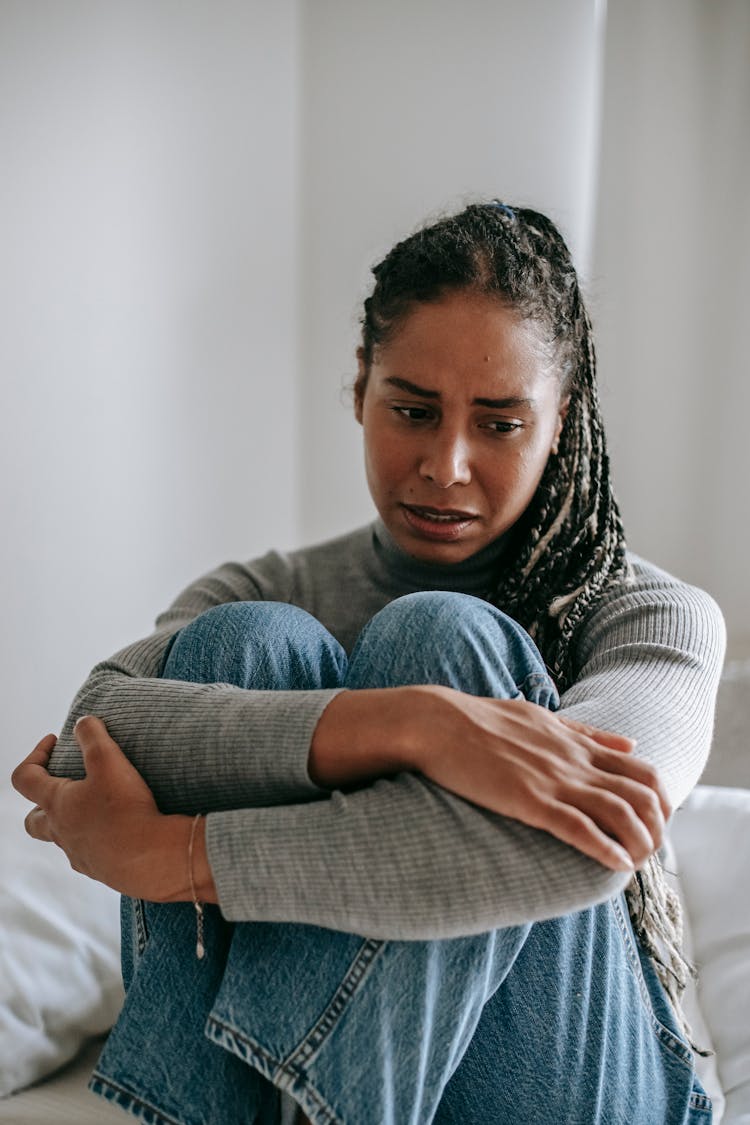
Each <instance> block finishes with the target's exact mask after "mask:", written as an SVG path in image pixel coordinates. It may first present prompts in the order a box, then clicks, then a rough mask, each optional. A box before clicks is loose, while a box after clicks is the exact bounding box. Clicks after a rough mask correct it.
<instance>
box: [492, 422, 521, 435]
mask: <svg viewBox="0 0 750 1125" xmlns="http://www.w3.org/2000/svg"><path fill="white" fill-rule="evenodd" d="M483 426H484V428H485V429H487V430H490V432H491V433H493V434H513V433H515V432H516V431H517V430H521V429H523V422H506V421H504V420H502V419H500V418H497V419H495V420H494V421H492V422H484V423H483Z"/></svg>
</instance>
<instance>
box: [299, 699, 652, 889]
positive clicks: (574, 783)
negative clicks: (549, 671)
mask: <svg viewBox="0 0 750 1125" xmlns="http://www.w3.org/2000/svg"><path fill="white" fill-rule="evenodd" d="M634 745H635V744H634V742H633V741H632V740H631V739H629V738H625V737H623V736H622V735H619V734H613V733H611V732H609V731H602V730H597V729H596V728H595V727H589V726H585V725H584V724H583V723H579V722H576V721H574V720H572V719H566V718H564V716H561V715H559V714H556V713H555V712H553V711H548V710H547V709H546V708H545V707H539V706H537V705H536V704H534V703H529V702H527V701H526V700H523V699H519V700H505V699H483V698H479V697H477V696H473V695H466V694H464V693H463V692H460V691H454V690H453V689H452V688H445V687H434V686H425V687H402V688H381V689H373V690H362V691H349V692H342V693H341V694H339V695H337V696H336V697H335V699H333V700H332V702H331V703H330V704H329V705H328V707H327V708H326V710H325V711H324V712H323V714H322V716H321V718H320V720H319V721H318V726H317V727H316V730H315V733H314V735H313V739H312V744H311V748H310V762H309V768H310V774H311V776H312V778H313V780H315V781H316V782H317V783H318V784H320V785H323V786H328V787H330V788H334V787H341V788H344V787H346V786H348V785H360V784H362V783H366V782H368V781H373V780H374V779H375V778H377V777H382V776H384V775H386V774H393V773H397V772H398V771H399V770H414V771H418V772H420V773H422V774H424V776H425V777H428V778H430V780H432V781H434V782H436V783H437V784H438V785H442V787H443V788H444V789H448V790H450V791H451V792H452V793H456V794H457V795H458V796H460V797H465V798H466V799H467V800H469V801H473V802H474V804H477V805H481V806H482V807H483V808H486V809H490V810H491V811H492V812H496V813H502V814H503V815H504V816H509V817H513V818H514V819H515V820H520V821H523V823H524V824H528V825H531V826H532V827H533V828H542V829H544V831H546V832H549V833H550V834H551V835H552V836H556V837H557V838H558V839H559V840H563V841H564V842H565V843H566V844H570V845H571V846H572V847H574V848H577V849H578V851H580V852H583V853H584V854H585V855H588V856H591V857H592V858H593V859H596V860H598V861H599V863H601V864H603V865H604V866H605V867H609V868H612V869H614V870H615V871H624V870H633V869H634V868H637V867H639V866H640V865H641V864H643V863H644V862H645V861H646V859H647V858H648V857H649V856H650V855H651V853H652V852H653V851H655V849H656V848H658V847H659V845H660V843H661V841H662V838H663V835H664V826H665V821H666V818H668V817H669V815H670V812H671V810H670V807H669V801H668V799H667V795H666V792H665V790H664V787H663V785H662V783H661V781H660V780H659V776H658V774H657V772H656V770H655V769H654V768H653V767H652V766H650V765H648V763H646V762H643V761H641V760H640V759H638V758H636V757H635V756H634V755H633V754H632V750H633V747H634Z"/></svg>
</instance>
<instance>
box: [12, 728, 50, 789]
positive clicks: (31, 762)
mask: <svg viewBox="0 0 750 1125" xmlns="http://www.w3.org/2000/svg"><path fill="white" fill-rule="evenodd" d="M56 742H57V738H56V736H55V735H54V734H45V736H44V738H42V739H40V740H39V742H37V744H36V746H35V747H34V749H33V750H32V751H31V753H30V754H29V755H28V756H27V757H26V758H24V760H23V761H22V762H21V763H20V764H19V765H17V766H16V768H15V769H14V770H13V773H12V774H11V776H10V781H11V785H12V786H13V788H14V789H15V790H17V792H19V793H20V794H21V796H22V797H25V798H26V800H27V801H33V802H34V804H36V805H43V804H46V801H47V800H48V799H49V797H50V796H51V794H52V793H53V791H54V785H55V779H54V778H51V777H50V775H49V774H48V773H47V763H48V762H49V756H50V754H51V753H52V750H53V749H54V746H55V743H56Z"/></svg>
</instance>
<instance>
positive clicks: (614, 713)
mask: <svg viewBox="0 0 750 1125" xmlns="http://www.w3.org/2000/svg"><path fill="white" fill-rule="evenodd" d="M724 643H725V634H724V625H723V620H722V617H721V613H720V611H719V610H718V607H717V606H716V604H715V603H714V602H713V600H712V599H711V598H710V597H708V595H706V594H704V593H703V592H702V591H700V590H696V589H694V588H692V587H689V586H685V585H684V584H682V583H679V582H677V581H675V580H674V579H671V578H669V576H667V575H664V574H662V573H661V572H659V571H657V570H656V568H653V567H649V566H648V565H645V564H644V565H641V564H636V574H635V580H634V581H633V582H632V583H631V584H628V585H625V584H623V585H622V587H621V588H620V589H619V590H618V591H616V592H615V593H613V595H612V596H611V597H610V598H609V599H608V600H607V602H606V603H605V604H604V605H602V606H601V607H600V609H599V610H598V611H597V612H596V613H595V614H594V615H593V617H592V619H591V621H590V622H589V624H588V627H587V628H586V630H585V631H584V636H583V638H582V641H581V645H580V660H581V661H582V664H581V666H580V668H579V675H578V679H577V681H576V683H575V685H574V686H573V687H572V688H571V689H570V691H569V692H568V693H566V696H565V697H564V699H563V705H564V710H563V714H565V715H572V716H574V717H575V718H577V719H578V718H581V719H583V720H584V721H591V722H595V723H597V725H599V726H619V729H621V730H622V731H623V733H625V734H627V735H630V736H631V737H636V738H637V739H638V744H637V746H636V750H635V754H636V755H637V756H638V757H639V758H642V759H643V760H644V761H646V762H649V763H650V764H651V765H652V766H654V767H656V769H657V770H658V771H659V772H660V774H662V776H663V778H664V780H665V783H666V789H667V796H668V799H669V801H670V803H672V804H673V805H675V806H676V804H677V803H678V802H679V801H680V800H682V799H683V797H684V795H685V793H687V792H688V791H689V789H690V787H691V786H692V785H694V784H695V782H696V780H697V779H698V777H699V775H700V771H701V769H702V768H703V764H704V763H705V760H706V757H707V754H708V749H709V744H710V738H711V731H712V721H713V708H714V700H715V695H716V688H717V685H718V678H719V674H720V670H721V665H722V661H723V653H724ZM460 750H461V748H460V747H457V750H456V752H457V754H460ZM207 846H208V857H209V861H210V865H211V869H212V872H213V877H214V881H215V884H216V888H217V891H218V898H219V901H220V903H221V905H222V910H223V912H224V913H225V915H226V916H227V917H228V918H231V919H237V920H239V919H242V918H256V919H260V920H277V921H280V920H286V921H298V922H310V923H314V924H317V925H324V926H332V927H335V928H338V929H344V930H347V929H349V930H354V931H357V932H362V933H368V934H371V935H373V936H383V937H403V938H422V937H449V936H453V935H455V934H459V933H471V932H479V931H482V930H486V929H490V928H494V927H496V926H502V925H511V924H515V923H519V922H522V921H528V920H533V919H537V918H543V917H551V916H553V915H555V914H560V913H565V912H568V911H571V910H575V909H580V908H582V907H584V906H586V905H589V904H591V903H593V902H597V901H601V900H602V899H606V898H608V897H610V896H611V895H612V894H614V893H616V892H617V891H618V890H619V889H621V888H622V886H623V885H624V883H625V882H627V878H628V876H627V875H623V874H621V873H616V872H613V871H611V870H608V869H606V868H605V867H603V866H602V865H601V864H599V863H596V862H594V861H592V860H591V859H589V858H587V857H586V856H584V855H582V854H581V853H580V852H579V851H577V850H576V849H574V848H571V847H570V846H567V845H565V844H564V843H562V842H560V841H558V840H556V839H554V838H553V837H552V836H550V835H549V834H548V833H546V832H541V831H539V830H537V829H534V828H531V827H529V826H527V825H525V824H521V823H519V822H518V821H515V820H511V819H509V818H507V817H502V816H498V815H497V814H494V813H491V812H488V811H486V810H484V809H481V808H477V807H476V806H474V805H472V804H469V803H468V802H466V801H464V800H462V799H461V798H459V797H456V796H454V795H453V794H452V793H449V792H447V791H446V790H445V789H444V788H440V787H438V786H435V785H434V784H432V783H431V782H429V781H427V780H425V779H424V778H422V777H419V776H417V775H413V774H400V775H399V776H397V777H396V778H393V779H390V780H389V779H384V780H380V781H378V782H376V783H375V784H374V785H373V786H371V787H369V788H366V789H363V790H360V791H358V792H356V793H351V794H344V793H335V794H334V795H333V797H332V798H331V800H330V801H327V802H323V803H318V804H315V805H308V806H304V807H300V808H296V809H289V808H281V809H270V810H266V809H254V810H243V811H232V812H227V813H215V814H212V815H210V816H209V817H208V823H207Z"/></svg>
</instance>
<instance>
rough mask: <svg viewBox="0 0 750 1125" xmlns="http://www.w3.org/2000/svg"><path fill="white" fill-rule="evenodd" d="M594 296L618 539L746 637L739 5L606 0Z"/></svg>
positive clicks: (742, 643) (749, 193) (709, 0)
mask: <svg viewBox="0 0 750 1125" xmlns="http://www.w3.org/2000/svg"><path fill="white" fill-rule="evenodd" d="M607 23H608V26H607V45H606V53H605V64H606V66H605V83H604V95H605V96H604V107H603V123H604V133H603V144H602V181H601V188H600V193H599V200H600V214H599V221H598V237H597V252H596V276H595V285H594V290H595V297H596V300H595V306H596V308H595V311H596V312H597V314H598V315H597V318H596V322H597V330H598V331H597V336H598V340H599V352H600V358H601V364H600V367H601V372H602V378H603V382H604V395H603V398H604V405H605V409H606V415H607V421H608V431H609V436H610V443H611V446H612V451H613V463H614V468H615V475H616V480H617V484H618V491H619V495H620V499H621V503H622V508H623V514H624V517H625V523H626V527H627V529H628V534H629V540H630V543H631V545H632V546H633V547H634V548H635V549H636V550H637V551H639V552H640V553H642V554H644V555H646V556H648V557H650V558H652V559H654V561H656V562H658V563H660V564H661V565H662V566H664V567H666V568H667V569H670V570H673V571H675V572H676V573H678V574H680V575H681V576H682V577H684V578H686V579H688V580H690V581H693V582H696V583H698V584H699V585H701V586H704V587H706V588H707V589H709V590H710V591H711V592H712V593H713V594H714V596H715V597H717V599H718V600H719V603H720V604H721V606H722V608H723V609H724V612H725V615H726V617H727V623H728V626H729V633H730V644H731V646H732V647H733V648H735V649H736V650H737V651H742V650H744V651H745V652H746V653H747V652H750V647H748V646H750V598H748V593H747V576H746V575H747V561H746V560H747V559H748V557H750V518H749V517H750V504H749V503H748V499H747V488H748V481H749V480H750V443H749V442H748V433H747V419H748V417H750V378H748V373H747V339H746V329H745V323H746V320H747V310H748V305H749V302H750V210H749V209H748V201H749V200H750V126H749V123H750V67H748V60H749V59H750V5H749V4H748V3H747V0H658V3H654V2H653V0H610V3H609V11H608V21H607Z"/></svg>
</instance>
